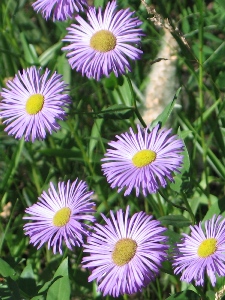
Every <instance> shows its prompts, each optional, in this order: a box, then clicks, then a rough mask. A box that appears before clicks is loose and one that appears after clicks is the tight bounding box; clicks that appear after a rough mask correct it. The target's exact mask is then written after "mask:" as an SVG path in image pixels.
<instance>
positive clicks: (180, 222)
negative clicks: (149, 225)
mask: <svg viewBox="0 0 225 300" xmlns="http://www.w3.org/2000/svg"><path fill="white" fill-rule="evenodd" d="M159 221H160V222H161V223H162V225H172V226H175V227H187V226H190V225H191V221H189V220H188V219H187V218H185V217H184V216H182V215H180V216H176V215H169V216H164V217H161V218H159Z"/></svg>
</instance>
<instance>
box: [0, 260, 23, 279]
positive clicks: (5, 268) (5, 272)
mask: <svg viewBox="0 0 225 300" xmlns="http://www.w3.org/2000/svg"><path fill="white" fill-rule="evenodd" d="M0 274H1V275H2V276H3V277H10V278H11V279H12V280H17V279H18V277H19V275H18V274H17V273H16V271H15V270H14V269H13V268H12V267H11V266H10V265H9V264H8V263H7V262H6V261H5V260H3V259H2V258H0Z"/></svg>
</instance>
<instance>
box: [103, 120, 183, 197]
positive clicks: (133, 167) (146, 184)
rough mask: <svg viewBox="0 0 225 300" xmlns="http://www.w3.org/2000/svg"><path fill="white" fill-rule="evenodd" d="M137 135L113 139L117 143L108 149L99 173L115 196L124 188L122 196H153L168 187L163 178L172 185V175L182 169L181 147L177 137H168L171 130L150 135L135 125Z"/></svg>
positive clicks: (154, 129)
mask: <svg viewBox="0 0 225 300" xmlns="http://www.w3.org/2000/svg"><path fill="white" fill-rule="evenodd" d="M137 130H138V132H137V133H134V131H133V130H132V128H130V132H126V133H123V134H121V135H116V138H117V141H112V142H110V143H109V145H110V146H111V147H112V148H113V149H107V152H106V154H105V158H103V159H102V161H103V162H105V163H103V164H102V169H103V173H104V175H106V177H107V181H108V182H109V183H110V184H111V187H112V188H115V187H118V192H120V191H121V190H122V189H123V188H126V191H125V193H124V195H125V196H126V195H129V194H130V193H131V190H132V189H133V188H135V189H136V196H138V195H139V192H140V189H142V192H143V195H144V196H147V194H148V193H156V192H157V190H158V189H159V188H160V186H163V187H165V186H166V185H167V181H166V178H168V179H169V180H170V181H173V176H172V173H173V172H174V171H176V172H179V168H180V167H181V165H182V161H183V156H182V155H181V154H180V153H181V152H182V151H183V148H184V144H183V141H182V140H181V139H179V138H178V136H177V135H171V131H172V129H169V130H167V129H165V128H164V129H161V130H160V129H159V125H157V126H156V127H154V128H153V129H152V131H151V132H149V129H148V128H145V129H142V128H140V126H139V125H137Z"/></svg>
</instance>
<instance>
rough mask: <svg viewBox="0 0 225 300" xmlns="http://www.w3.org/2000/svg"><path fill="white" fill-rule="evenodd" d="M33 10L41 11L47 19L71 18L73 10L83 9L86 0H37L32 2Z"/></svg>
mask: <svg viewBox="0 0 225 300" xmlns="http://www.w3.org/2000/svg"><path fill="white" fill-rule="evenodd" d="M32 6H33V8H34V10H36V11H37V12H39V11H41V13H42V15H43V16H44V18H45V19H46V20H47V19H49V18H50V17H51V15H52V17H53V21H56V20H58V21H64V20H66V19H67V18H69V19H72V18H73V17H74V13H75V12H79V11H83V6H87V0H37V1H35V2H34V3H33V4H32Z"/></svg>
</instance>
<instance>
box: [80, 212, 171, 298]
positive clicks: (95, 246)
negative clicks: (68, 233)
mask: <svg viewBox="0 0 225 300" xmlns="http://www.w3.org/2000/svg"><path fill="white" fill-rule="evenodd" d="M110 215H111V219H109V218H106V217H105V216H104V215H102V217H103V219H104V220H105V222H106V225H100V224H95V226H94V228H93V230H94V233H93V234H92V235H91V236H89V237H88V241H87V244H84V245H83V247H84V252H89V253H90V256H87V257H84V258H83V261H82V264H83V266H84V267H86V268H90V269H91V271H92V274H91V275H90V276H89V278H88V281H89V282H90V281H92V280H95V279H96V280H97V284H98V290H99V291H101V292H103V295H104V296H105V295H112V296H113V297H118V296H119V295H122V294H125V293H126V294H133V293H136V292H137V291H141V289H142V288H143V287H145V286H146V285H148V284H149V282H150V281H152V280H154V279H155V276H156V275H157V274H158V273H159V268H160V266H161V264H162V262H163V261H164V260H165V257H166V250H167V249H168V246H167V245H164V243H165V242H166V241H167V237H166V236H164V235H163V233H164V232H165V230H166V228H164V227H162V226H161V225H160V222H159V221H155V220H152V216H149V215H147V214H146V213H145V212H138V213H136V214H134V215H133V216H132V217H131V218H129V216H128V215H129V206H128V207H127V209H126V213H125V214H124V213H123V211H122V209H120V210H118V211H117V214H116V218H115V216H114V214H113V212H112V211H110Z"/></svg>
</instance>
